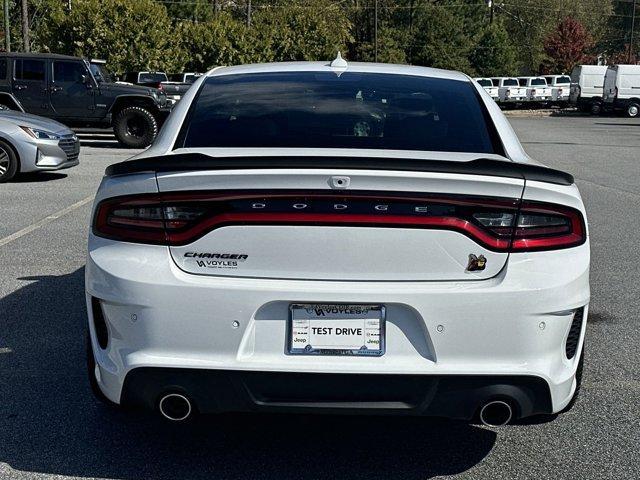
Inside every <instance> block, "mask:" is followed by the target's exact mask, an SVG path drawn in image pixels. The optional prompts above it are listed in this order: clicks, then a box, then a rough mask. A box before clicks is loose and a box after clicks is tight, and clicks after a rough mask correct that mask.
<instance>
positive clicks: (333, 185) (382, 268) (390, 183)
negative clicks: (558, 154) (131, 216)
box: [157, 162, 524, 281]
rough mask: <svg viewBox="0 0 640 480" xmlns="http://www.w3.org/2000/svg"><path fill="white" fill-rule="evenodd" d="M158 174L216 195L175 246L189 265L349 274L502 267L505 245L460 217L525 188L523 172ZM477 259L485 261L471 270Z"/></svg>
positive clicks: (169, 183)
mask: <svg viewBox="0 0 640 480" xmlns="http://www.w3.org/2000/svg"><path fill="white" fill-rule="evenodd" d="M507 163H509V162H507ZM157 181H158V187H159V190H160V192H161V194H166V195H167V198H169V199H170V198H173V197H175V196H176V195H177V196H178V197H179V198H183V199H184V198H187V197H190V196H191V197H193V198H195V197H197V198H198V200H197V201H196V203H198V202H201V204H207V205H208V206H207V207H206V208H205V207H203V208H204V210H206V211H207V213H206V214H205V215H208V216H209V217H210V219H209V220H208V221H207V222H205V223H207V225H206V228H204V227H203V230H202V232H200V234H199V235H198V236H197V238H196V237H193V238H187V237H185V238H184V239H183V240H184V241H181V242H178V243H180V244H179V245H174V246H171V247H169V249H170V252H171V256H172V258H173V260H174V262H175V263H176V265H177V266H178V267H179V268H180V269H182V270H183V271H185V272H188V273H191V274H196V275H213V276H223V277H247V278H248V277H250V278H272V279H291V280H351V281H353V280H359V281H458V280H482V279H488V278H491V277H493V276H495V275H497V274H498V273H499V272H500V270H501V269H502V268H503V267H504V265H505V262H506V261H507V258H508V253H507V252H506V251H499V249H496V248H494V247H495V246H494V245H491V244H490V243H486V242H484V241H482V240H478V238H476V237H474V235H475V234H473V232H476V233H477V232H478V231H479V232H480V233H479V234H480V235H483V233H482V231H481V230H482V228H481V227H480V228H479V227H478V225H472V224H473V223H474V222H475V223H476V224H477V221H476V220H474V218H471V217H469V218H467V219H466V220H464V219H458V220H456V219H455V218H451V217H455V216H456V215H459V214H456V213H454V212H463V213H464V212H466V213H464V214H465V215H472V213H473V212H476V213H477V214H478V215H480V216H482V215H484V214H485V213H486V212H487V211H489V212H491V211H493V210H496V209H498V210H504V209H507V210H509V208H512V207H510V206H509V205H512V206H513V205H517V202H518V201H519V199H520V198H521V195H522V190H523V187H524V180H523V179H520V178H504V177H494V176H488V175H471V174H459V173H442V172H415V171H414V172H407V171H379V170H378V171H368V170H353V169H338V168H336V169H324V168H323V169H298V170H296V169H244V170H225V171H220V170H203V171H189V172H158V173H157ZM194 196H195V197H194ZM178 197H176V198H178ZM170 201H171V200H167V202H170ZM203 202H204V203H203ZM207 202H208V203H207ZM478 203H480V204H483V205H484V206H482V207H477V208H476V207H474V206H473V205H474V204H478ZM198 208H200V207H198ZM513 208H515V207H513ZM492 209H493V210H492ZM177 210H179V209H177ZM177 210H176V211H177ZM212 212H213V213H212ZM483 212H485V213H483ZM483 218H484V217H483ZM465 222H466V223H465ZM467 228H470V229H471V230H469V231H472V234H469V232H468V231H466V230H465V229H467ZM473 228H475V229H476V230H473ZM485 233H486V232H485ZM481 238H484V237H481ZM489 242H490V241H489ZM474 258H475V259H479V260H480V263H481V265H480V267H484V268H478V269H475V270H474V269H473V268H472V269H469V268H468V267H469V266H470V259H474ZM476 266H477V265H476Z"/></svg>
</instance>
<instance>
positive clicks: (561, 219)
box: [511, 202, 587, 252]
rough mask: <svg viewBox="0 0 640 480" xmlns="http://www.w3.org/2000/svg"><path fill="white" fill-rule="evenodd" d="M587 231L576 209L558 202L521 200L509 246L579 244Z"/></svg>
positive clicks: (540, 247)
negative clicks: (556, 203) (557, 203)
mask: <svg viewBox="0 0 640 480" xmlns="http://www.w3.org/2000/svg"><path fill="white" fill-rule="evenodd" d="M586 239H587V232H586V228H585V224H584V220H583V218H582V214H581V213H580V212H579V211H578V210H574V209H572V208H569V207H563V206H561V205H554V204H548V203H537V202H523V204H522V205H521V207H520V212H519V213H518V222H517V224H516V227H515V231H514V235H513V242H512V244H511V250H512V251H514V252H522V251H532V250H555V249H559V248H568V247H575V246H578V245H582V244H583V243H584V242H585V241H586Z"/></svg>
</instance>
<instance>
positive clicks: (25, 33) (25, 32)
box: [22, 0, 31, 52]
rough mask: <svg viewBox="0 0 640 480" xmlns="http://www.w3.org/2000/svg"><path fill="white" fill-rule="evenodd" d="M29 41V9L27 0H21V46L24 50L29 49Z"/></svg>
mask: <svg viewBox="0 0 640 480" xmlns="http://www.w3.org/2000/svg"><path fill="white" fill-rule="evenodd" d="M30 45H31V42H30V41H29V10H28V9H27V0H22V46H23V48H24V51H25V52H28V51H29V50H31V48H30Z"/></svg>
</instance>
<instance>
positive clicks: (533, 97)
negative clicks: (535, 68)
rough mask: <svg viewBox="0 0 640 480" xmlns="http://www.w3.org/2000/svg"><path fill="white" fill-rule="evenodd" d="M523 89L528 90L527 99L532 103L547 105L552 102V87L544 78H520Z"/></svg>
mask: <svg viewBox="0 0 640 480" xmlns="http://www.w3.org/2000/svg"><path fill="white" fill-rule="evenodd" d="M518 81H519V82H520V86H521V87H525V88H526V89H527V99H528V100H529V101H530V102H536V103H547V102H550V101H551V98H552V92H551V87H550V86H548V85H547V80H546V79H545V78H544V77H518Z"/></svg>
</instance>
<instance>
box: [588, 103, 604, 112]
mask: <svg viewBox="0 0 640 480" xmlns="http://www.w3.org/2000/svg"><path fill="white" fill-rule="evenodd" d="M590 110H591V115H600V114H601V113H602V103H601V102H593V103H592V104H591V109H590Z"/></svg>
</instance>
